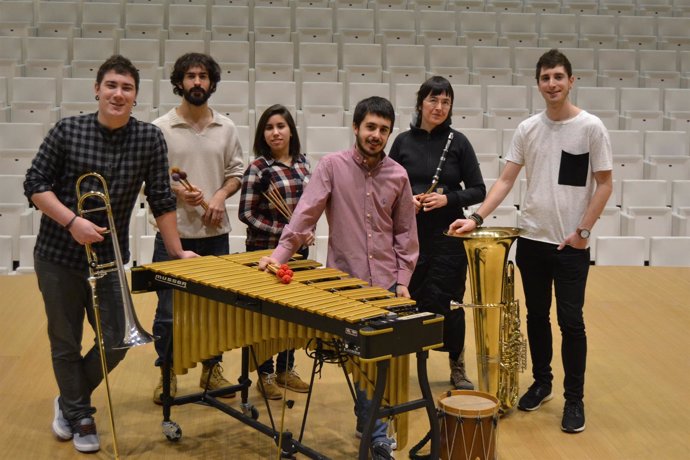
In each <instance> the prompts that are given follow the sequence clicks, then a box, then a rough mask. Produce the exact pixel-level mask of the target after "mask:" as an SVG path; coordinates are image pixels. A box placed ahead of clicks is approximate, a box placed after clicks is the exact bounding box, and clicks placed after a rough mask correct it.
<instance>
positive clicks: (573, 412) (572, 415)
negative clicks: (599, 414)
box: [561, 400, 585, 433]
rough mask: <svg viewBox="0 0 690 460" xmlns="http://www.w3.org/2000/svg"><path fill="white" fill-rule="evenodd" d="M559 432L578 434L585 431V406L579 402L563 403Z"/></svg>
mask: <svg viewBox="0 0 690 460" xmlns="http://www.w3.org/2000/svg"><path fill="white" fill-rule="evenodd" d="M561 430H563V431H565V432H566V433H579V432H581V431H584V430H585V405H584V403H583V402H582V401H581V400H577V401H566V402H565V407H564V408H563V421H562V422H561Z"/></svg>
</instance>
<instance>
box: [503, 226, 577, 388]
mask: <svg viewBox="0 0 690 460" xmlns="http://www.w3.org/2000/svg"><path fill="white" fill-rule="evenodd" d="M556 248H557V246H556V245H555V244H548V243H542V242H539V241H534V240H528V239H526V238H518V243H517V252H516V259H515V260H516V263H517V266H518V268H519V269H520V275H521V276H522V285H523V288H524V291H525V303H526V307H527V337H528V339H529V348H530V356H531V357H532V374H533V376H534V380H535V382H537V383H539V384H551V382H552V381H553V373H552V372H551V359H552V357H553V337H552V334H551V320H550V310H551V298H552V295H551V292H552V286H553V288H554V292H555V297H556V314H557V318H558V326H559V327H560V330H561V336H562V344H561V358H562V360H563V370H564V372H565V379H564V381H563V388H564V393H563V394H564V396H565V399H566V400H581V399H582V398H583V396H584V385H585V367H586V363H587V336H586V334H585V322H584V317H583V307H584V303H585V287H586V284H587V274H588V273H589V248H588V249H575V248H573V247H571V246H566V247H564V248H563V249H562V250H560V251H559V250H557V249H556Z"/></svg>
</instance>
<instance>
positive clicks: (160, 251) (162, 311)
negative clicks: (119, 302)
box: [152, 233, 230, 366]
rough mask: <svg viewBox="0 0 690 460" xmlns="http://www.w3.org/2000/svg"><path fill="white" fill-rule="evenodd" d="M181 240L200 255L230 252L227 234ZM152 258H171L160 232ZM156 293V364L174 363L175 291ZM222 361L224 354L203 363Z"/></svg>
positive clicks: (157, 234) (154, 324) (157, 235)
mask: <svg viewBox="0 0 690 460" xmlns="http://www.w3.org/2000/svg"><path fill="white" fill-rule="evenodd" d="M181 241H182V248H183V249H185V250H186V251H194V252H196V253H197V254H199V255H200V256H222V255H225V254H228V253H229V252H230V243H229V241H228V235H227V234H223V235H218V236H212V237H209V238H183V239H182V240H181ZM152 260H153V262H161V261H165V260H170V257H169V256H168V252H167V251H166V250H165V245H164V244H163V238H162V237H161V234H160V233H156V239H155V241H154V245H153V259H152ZM156 294H157V295H158V305H157V306H156V316H155V317H154V319H153V335H156V336H158V337H160V338H159V339H158V340H156V341H155V342H154V343H155V347H156V353H157V354H158V358H156V366H160V365H161V364H163V361H164V360H165V359H166V358H167V359H168V360H169V361H168V362H170V363H172V313H173V302H172V299H173V291H172V289H161V290H158V291H156ZM166 350H167V353H168V354H167V355H166ZM221 361H222V356H216V357H213V358H211V359H208V360H206V361H204V362H203V364H205V365H212V364H216V363H219V362H221Z"/></svg>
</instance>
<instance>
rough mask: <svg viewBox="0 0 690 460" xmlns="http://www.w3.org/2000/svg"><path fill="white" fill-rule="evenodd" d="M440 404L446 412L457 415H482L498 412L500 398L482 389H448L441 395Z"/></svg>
mask: <svg viewBox="0 0 690 460" xmlns="http://www.w3.org/2000/svg"><path fill="white" fill-rule="evenodd" d="M438 404H439V407H440V408H441V409H443V411H444V412H446V413H448V414H455V415H463V416H474V417H477V416H480V417H481V416H487V415H494V414H495V413H496V412H498V399H497V398H496V397H494V396H493V395H490V394H488V393H483V392H481V391H473V390H452V391H447V392H445V393H443V394H442V395H441V397H440V398H439V401H438Z"/></svg>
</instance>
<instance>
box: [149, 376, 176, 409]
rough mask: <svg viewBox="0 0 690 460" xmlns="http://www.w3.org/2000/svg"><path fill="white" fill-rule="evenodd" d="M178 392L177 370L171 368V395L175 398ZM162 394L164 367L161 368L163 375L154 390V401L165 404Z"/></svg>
mask: <svg viewBox="0 0 690 460" xmlns="http://www.w3.org/2000/svg"><path fill="white" fill-rule="evenodd" d="M176 394H177V376H176V375H175V371H174V370H172V369H170V397H171V398H174V397H175V395H176ZM161 396H163V368H161V376H160V378H159V379H158V385H156V388H155V389H154V390H153V402H154V403H156V404H163V401H162V400H161Z"/></svg>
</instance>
